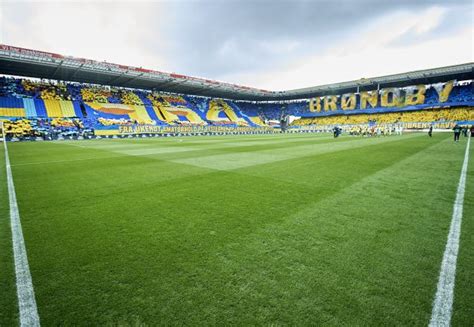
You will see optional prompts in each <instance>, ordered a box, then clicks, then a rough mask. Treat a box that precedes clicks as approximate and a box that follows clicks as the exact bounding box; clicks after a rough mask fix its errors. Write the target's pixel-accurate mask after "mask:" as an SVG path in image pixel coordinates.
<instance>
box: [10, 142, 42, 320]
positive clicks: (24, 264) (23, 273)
mask: <svg viewBox="0 0 474 327" xmlns="http://www.w3.org/2000/svg"><path fill="white" fill-rule="evenodd" d="M4 140H5V138H4ZM3 145H4V148H5V164H6V168H7V183H8V198H9V202H10V224H11V229H12V243H13V258H14V261H15V274H16V292H17V296H18V309H19V313H20V326H40V319H39V315H38V309H37V307H36V301H35V292H34V289H33V282H32V281H31V274H30V268H29V265H28V257H27V255H26V247H25V240H24V239H23V232H22V230H21V222H20V213H19V211H18V204H17V202H16V193H15V185H14V184H13V176H12V170H11V166H10V158H9V157H8V148H7V142H6V140H5V141H4V142H3Z"/></svg>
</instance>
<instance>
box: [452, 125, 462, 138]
mask: <svg viewBox="0 0 474 327" xmlns="http://www.w3.org/2000/svg"><path fill="white" fill-rule="evenodd" d="M453 132H454V142H459V135H461V126H459V125H458V124H456V125H455V126H454V128H453Z"/></svg>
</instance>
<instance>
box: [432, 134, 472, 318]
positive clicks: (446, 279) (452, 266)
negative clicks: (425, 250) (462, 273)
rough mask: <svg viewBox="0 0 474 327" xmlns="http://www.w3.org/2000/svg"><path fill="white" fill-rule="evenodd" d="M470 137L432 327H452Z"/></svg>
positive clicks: (443, 262)
mask: <svg viewBox="0 0 474 327" xmlns="http://www.w3.org/2000/svg"><path fill="white" fill-rule="evenodd" d="M470 142H471V138H470V137H469V138H468V140H467V145H466V152H465V154H464V163H463V165H462V169H461V177H460V178H459V184H458V190H457V193H456V200H455V201H454V207H453V217H452V220H451V226H450V228H449V234H448V241H447V242H446V249H445V250H444V255H443V261H442V263H441V270H440V273H439V280H438V289H437V291H436V296H435V299H434V302H433V311H432V312H431V320H430V324H429V326H430V327H438V326H450V325H451V314H452V308H453V298H454V282H455V279H456V261H457V258H458V251H459V237H460V235H461V221H462V211H463V203H464V191H465V189H466V174H467V164H468V162H469V145H470Z"/></svg>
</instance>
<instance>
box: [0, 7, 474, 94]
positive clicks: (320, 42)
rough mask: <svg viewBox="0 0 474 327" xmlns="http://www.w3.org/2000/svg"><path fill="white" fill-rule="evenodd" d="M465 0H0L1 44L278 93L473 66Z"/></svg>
mask: <svg viewBox="0 0 474 327" xmlns="http://www.w3.org/2000/svg"><path fill="white" fill-rule="evenodd" d="M473 16H474V5H473V1H472V0H467V1H464V0H459V1H457V0H449V1H448V0H444V1H435V0H394V1H392V0H360V1H356V0H352V1H351V0H344V1H331V0H325V1H319V0H318V1H282V0H271V1H270V0H240V1H239V0H229V1H226V0H207V1H200V0H176V1H123V2H118V1H21V0H15V1H8V0H7V1H5V0H0V43H4V44H8V45H14V46H20V47H26V48H32V49H38V50H43V51H49V52H56V53H60V54H65V55H72V56H76V57H83V58H90V59H95V60H100V61H103V60H106V61H108V62H114V63H118V64H125V65H131V66H138V67H140V66H141V67H145V68H151V69H157V70H161V71H167V72H176V73H181V74H186V75H193V76H199V77H206V78H211V79H217V80H222V81H227V82H233V83H238V84H244V85H248V86H254V87H259V88H264V89H270V90H285V89H293V88H299V87H307V86H314V85H320V84H326V83H332V82H343V81H347V80H352V79H358V78H362V77H373V76H379V75H385V74H391V73H401V72H406V71H410V70H416V69H425V68H433V67H439V66H447V65H453V64H460V63H466V62H472V61H474V59H473V56H474V44H473V38H474V17H473Z"/></svg>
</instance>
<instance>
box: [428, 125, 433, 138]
mask: <svg viewBox="0 0 474 327" xmlns="http://www.w3.org/2000/svg"><path fill="white" fill-rule="evenodd" d="M428 136H429V137H433V125H430V129H429V130H428Z"/></svg>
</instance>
